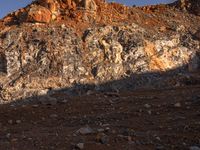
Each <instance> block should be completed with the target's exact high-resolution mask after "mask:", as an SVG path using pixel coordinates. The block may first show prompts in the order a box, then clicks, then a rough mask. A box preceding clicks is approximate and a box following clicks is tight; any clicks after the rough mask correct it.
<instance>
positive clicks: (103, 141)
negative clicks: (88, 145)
mask: <svg viewBox="0 0 200 150" xmlns="http://www.w3.org/2000/svg"><path fill="white" fill-rule="evenodd" d="M96 140H97V142H100V143H101V144H108V142H109V137H108V136H107V135H106V134H104V133H99V134H97V137H96Z"/></svg>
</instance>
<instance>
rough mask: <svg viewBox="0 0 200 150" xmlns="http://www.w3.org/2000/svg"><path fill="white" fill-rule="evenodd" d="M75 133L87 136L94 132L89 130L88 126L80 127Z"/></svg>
mask: <svg viewBox="0 0 200 150" xmlns="http://www.w3.org/2000/svg"><path fill="white" fill-rule="evenodd" d="M76 133H79V134H82V135H87V134H92V133H94V130H93V129H92V128H90V127H89V126H86V127H82V128H80V129H79V130H78V131H76Z"/></svg>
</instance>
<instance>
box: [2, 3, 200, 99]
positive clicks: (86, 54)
mask: <svg viewBox="0 0 200 150" xmlns="http://www.w3.org/2000/svg"><path fill="white" fill-rule="evenodd" d="M108 8H109V9H108ZM199 25H200V18H199V17H198V16H197V15H193V14H189V13H186V12H184V13H183V12H180V11H178V10H174V9H173V7H171V6H167V5H166V6H165V5H158V6H148V7H138V8H137V7H136V8H135V7H125V6H123V5H119V4H115V3H111V4H109V3H106V2H104V1H87V0H86V1H75V0H74V1H59V0H57V1H50V0H46V1H40V0H38V1H35V2H33V3H32V4H31V5H29V6H27V7H26V8H23V9H21V10H18V11H17V12H15V13H12V14H10V15H8V16H7V17H5V18H4V19H3V20H2V21H1V32H0V73H1V74H0V85H1V103H4V102H8V101H11V100H15V99H21V98H26V97H31V96H37V95H43V94H47V93H51V92H52V91H54V90H58V89H63V88H67V89H66V91H70V90H76V89H78V92H81V91H87V90H115V91H118V90H121V89H135V88H162V87H169V86H181V85H184V84H186V81H188V80H190V79H191V76H192V73H194V72H198V71H199V68H200V57H199V56H200V55H199V54H200V35H199V34H200V30H199V28H198V27H199ZM80 87H81V88H80Z"/></svg>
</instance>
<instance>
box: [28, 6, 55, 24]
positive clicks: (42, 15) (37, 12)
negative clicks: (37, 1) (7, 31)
mask: <svg viewBox="0 0 200 150" xmlns="http://www.w3.org/2000/svg"><path fill="white" fill-rule="evenodd" d="M51 15H52V13H51V11H49V10H48V9H47V8H45V7H42V6H36V7H33V8H31V9H30V10H29V12H28V16H27V21H30V22H41V23H49V22H50V21H51Z"/></svg>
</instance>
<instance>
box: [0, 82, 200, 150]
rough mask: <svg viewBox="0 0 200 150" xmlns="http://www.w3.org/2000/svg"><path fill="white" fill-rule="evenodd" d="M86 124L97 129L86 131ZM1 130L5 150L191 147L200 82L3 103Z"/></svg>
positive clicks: (199, 140) (199, 110) (196, 137)
mask: <svg viewBox="0 0 200 150" xmlns="http://www.w3.org/2000/svg"><path fill="white" fill-rule="evenodd" d="M86 126H88V127H90V128H91V129H92V130H93V131H92V132H90V133H89V134H86V133H83V134H80V133H79V132H78V130H79V129H80V128H84V127H86ZM88 127H87V128H88ZM0 129H1V130H0V149H1V150H39V149H41V150H51V149H53V150H68V149H69V150H70V149H78V148H76V147H77V146H76V145H77V144H78V143H84V149H86V150H94V149H95V150H133V149H134V150H155V149H157V150H165V149H166V150H171V149H174V150H187V149H189V147H190V146H199V145H200V134H199V133H200V86H190V87H181V88H174V89H164V90H138V91H132V92H123V93H119V94H117V93H96V94H92V95H85V96H81V97H74V98H69V97H65V101H63V102H62V103H58V104H56V105H42V104H34V105H33V104H29V105H22V106H12V105H2V106H0ZM81 148H82V147H81V146H79V149H81Z"/></svg>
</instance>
